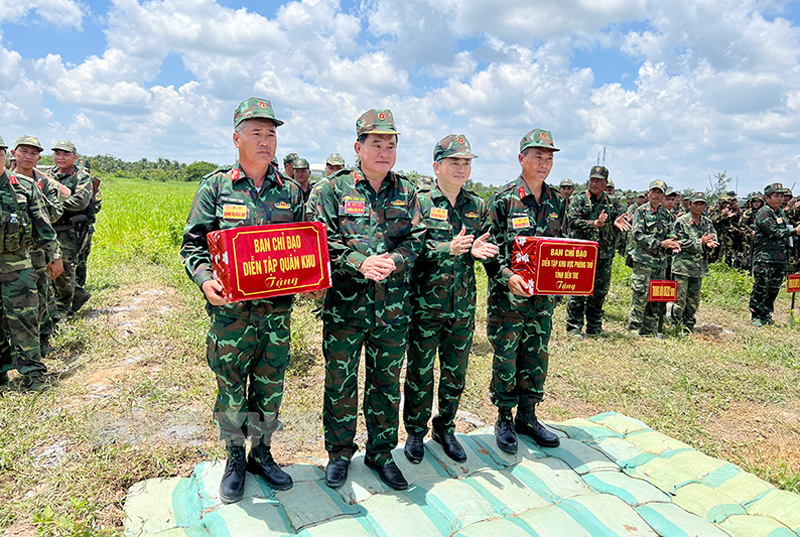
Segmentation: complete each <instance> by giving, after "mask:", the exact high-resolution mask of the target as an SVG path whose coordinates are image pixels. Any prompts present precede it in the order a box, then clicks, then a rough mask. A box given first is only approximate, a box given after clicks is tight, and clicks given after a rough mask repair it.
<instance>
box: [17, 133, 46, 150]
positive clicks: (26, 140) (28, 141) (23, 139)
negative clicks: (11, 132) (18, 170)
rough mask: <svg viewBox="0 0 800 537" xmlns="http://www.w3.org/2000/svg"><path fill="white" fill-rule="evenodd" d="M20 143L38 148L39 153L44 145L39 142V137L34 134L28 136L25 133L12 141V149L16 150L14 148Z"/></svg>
mask: <svg viewBox="0 0 800 537" xmlns="http://www.w3.org/2000/svg"><path fill="white" fill-rule="evenodd" d="M21 145H29V146H31V147H35V148H36V149H38V150H39V153H41V152H42V151H44V147H42V144H41V143H40V142H39V139H38V138H37V137H36V136H28V135H27V134H23V135H22V136H20V137H19V138H17V141H16V142H14V150H15V151H16V149H17V148H18V147H19V146H21Z"/></svg>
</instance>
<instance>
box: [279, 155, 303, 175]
mask: <svg viewBox="0 0 800 537" xmlns="http://www.w3.org/2000/svg"><path fill="white" fill-rule="evenodd" d="M299 158H300V157H298V156H297V153H289V154H288V155H286V156H285V157H283V174H284V175H285V176H286V177H288V178H290V179H294V161H295V160H297V159H299Z"/></svg>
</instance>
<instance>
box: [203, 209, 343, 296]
mask: <svg viewBox="0 0 800 537" xmlns="http://www.w3.org/2000/svg"><path fill="white" fill-rule="evenodd" d="M207 238H208V250H209V252H210V254H211V268H212V270H213V271H214V277H215V278H217V279H218V280H220V281H221V282H222V286H223V287H224V289H225V291H224V295H225V298H227V299H228V300H230V301H232V302H236V301H239V300H255V299H257V298H270V297H274V296H280V295H291V294H294V293H304V292H306V291H316V290H318V289H325V288H327V287H330V286H331V266H330V261H329V259H330V258H329V257H328V239H327V233H326V227H325V224H323V223H321V222H295V223H292V224H270V225H266V226H250V227H237V228H233V229H225V230H220V231H212V232H211V233H209V234H208V235H207Z"/></svg>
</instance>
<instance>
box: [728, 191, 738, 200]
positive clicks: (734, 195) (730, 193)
mask: <svg viewBox="0 0 800 537" xmlns="http://www.w3.org/2000/svg"><path fill="white" fill-rule="evenodd" d="M728 197H729V198H735V197H736V192H735V191H733V190H728Z"/></svg>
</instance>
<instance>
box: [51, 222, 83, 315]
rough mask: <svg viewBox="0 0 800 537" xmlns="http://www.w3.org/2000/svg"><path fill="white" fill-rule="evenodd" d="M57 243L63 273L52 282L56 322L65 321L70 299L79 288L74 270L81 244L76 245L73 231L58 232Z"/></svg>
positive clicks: (70, 303)
mask: <svg viewBox="0 0 800 537" xmlns="http://www.w3.org/2000/svg"><path fill="white" fill-rule="evenodd" d="M58 243H59V245H60V246H61V257H62V261H63V262H64V272H62V273H61V274H59V276H58V278H56V279H55V280H53V284H54V286H55V291H56V312H55V317H56V320H61V319H66V318H67V316H68V315H69V314H70V313H71V312H72V299H73V298H74V297H75V290H76V289H77V288H78V287H80V288H81V290H83V288H82V286H79V285H78V283H77V281H76V280H75V268H76V267H77V264H78V261H79V259H80V255H81V250H82V246H83V245H82V244H78V237H77V232H75V231H74V230H69V231H59V232H58Z"/></svg>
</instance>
